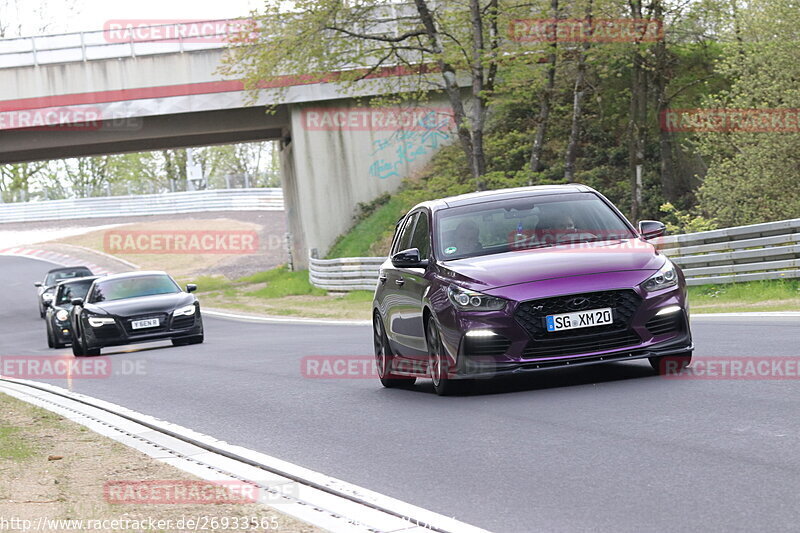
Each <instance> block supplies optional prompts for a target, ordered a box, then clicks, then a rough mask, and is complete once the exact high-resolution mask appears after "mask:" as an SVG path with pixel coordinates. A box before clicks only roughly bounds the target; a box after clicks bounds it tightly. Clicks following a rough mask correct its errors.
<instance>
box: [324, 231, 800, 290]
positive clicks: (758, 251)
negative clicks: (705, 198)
mask: <svg viewBox="0 0 800 533" xmlns="http://www.w3.org/2000/svg"><path fill="white" fill-rule="evenodd" d="M653 242H654V244H656V246H658V248H659V249H660V250H661V251H662V252H663V253H664V254H665V255H666V256H668V257H669V258H670V259H671V260H672V261H674V262H675V263H676V264H677V265H679V266H680V267H681V268H682V269H683V272H684V274H685V275H686V278H687V283H688V284H689V285H706V284H711V283H733V282H741V281H754V280H762V279H780V278H798V277H800V218H796V219H792V220H781V221H779V222H767V223H764V224H753V225H750V226H738V227H734V228H725V229H719V230H712V231H703V232H699V233H687V234H684V235H671V236H667V237H661V238H659V239H655V240H654V241H653ZM384 261H385V258H383V257H343V258H340V259H314V258H309V279H310V280H311V283H312V284H313V285H314V286H316V287H319V288H321V289H327V290H329V291H353V290H374V289H375V285H376V283H377V282H378V270H379V268H380V265H381V263H383V262H384Z"/></svg>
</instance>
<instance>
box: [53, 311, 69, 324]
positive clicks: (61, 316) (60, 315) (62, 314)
mask: <svg viewBox="0 0 800 533" xmlns="http://www.w3.org/2000/svg"><path fill="white" fill-rule="evenodd" d="M68 319H69V313H67V312H66V311H65V310H64V309H59V310H58V311H57V312H56V320H58V321H59V322H66V321H67V320H68Z"/></svg>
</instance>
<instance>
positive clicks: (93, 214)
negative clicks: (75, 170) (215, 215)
mask: <svg viewBox="0 0 800 533" xmlns="http://www.w3.org/2000/svg"><path fill="white" fill-rule="evenodd" d="M281 210H283V191H281V189H266V188H264V189H220V190H206V191H190V192H172V193H164V194H144V195H138V196H106V197H98V198H77V199H70V200H48V201H42V202H24V203H12V204H0V223H3V222H30V221H37V220H65V219H78V218H101V217H119V216H142V215H174V214H179V213H199V212H204V211H281Z"/></svg>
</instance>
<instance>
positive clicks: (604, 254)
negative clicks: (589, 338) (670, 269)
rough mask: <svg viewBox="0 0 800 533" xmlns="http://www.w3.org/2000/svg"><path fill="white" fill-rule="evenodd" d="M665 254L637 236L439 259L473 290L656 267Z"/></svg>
mask: <svg viewBox="0 0 800 533" xmlns="http://www.w3.org/2000/svg"><path fill="white" fill-rule="evenodd" d="M663 264H664V257H663V256H661V254H659V252H658V251H657V250H656V249H655V247H654V246H653V245H652V244H650V243H648V242H645V241H643V240H640V239H626V240H622V241H602V242H592V243H582V244H580V245H560V246H552V247H548V248H534V249H530V250H519V251H513V252H504V253H500V254H492V255H484V256H478V257H468V258H465V259H456V260H453V261H446V262H443V263H441V266H442V268H443V269H444V270H445V271H449V272H447V274H448V277H452V278H455V279H459V280H461V281H464V282H466V283H468V284H469V285H471V288H473V289H475V290H487V289H495V288H499V287H506V286H510V285H517V284H520V283H529V282H532V281H542V280H547V279H556V278H565V277H572V276H583V275H587V274H598V273H605V272H622V271H631V270H641V271H656V270H658V269H659V268H661V266H662V265H663Z"/></svg>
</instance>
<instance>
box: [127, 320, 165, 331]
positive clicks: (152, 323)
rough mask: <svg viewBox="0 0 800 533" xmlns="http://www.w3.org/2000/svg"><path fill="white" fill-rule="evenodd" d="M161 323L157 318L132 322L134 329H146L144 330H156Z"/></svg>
mask: <svg viewBox="0 0 800 533" xmlns="http://www.w3.org/2000/svg"><path fill="white" fill-rule="evenodd" d="M158 324H159V322H158V319H157V318H148V319H146V320H134V321H133V322H131V328H132V329H144V328H154V327H156V326H158Z"/></svg>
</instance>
